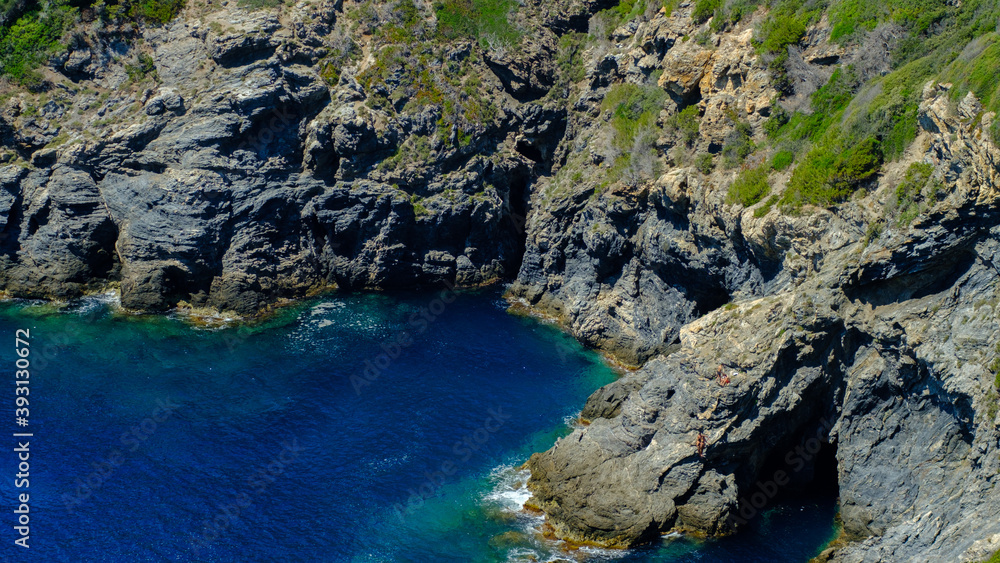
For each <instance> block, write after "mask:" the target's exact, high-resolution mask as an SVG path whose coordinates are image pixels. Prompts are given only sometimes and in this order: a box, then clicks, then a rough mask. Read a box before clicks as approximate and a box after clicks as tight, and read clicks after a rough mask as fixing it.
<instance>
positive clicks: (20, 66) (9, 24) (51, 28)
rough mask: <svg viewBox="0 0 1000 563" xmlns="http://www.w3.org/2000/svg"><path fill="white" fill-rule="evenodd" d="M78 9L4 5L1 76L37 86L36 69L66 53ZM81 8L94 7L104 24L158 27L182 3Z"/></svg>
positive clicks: (47, 1) (162, 0)
mask: <svg viewBox="0 0 1000 563" xmlns="http://www.w3.org/2000/svg"><path fill="white" fill-rule="evenodd" d="M78 6H80V2H70V1H68V0H41V1H26V2H12V1H10V0H8V1H7V2H5V3H4V5H3V6H2V10H3V16H4V17H3V20H2V21H3V22H4V23H3V25H0V75H2V76H6V77H8V78H10V79H11V80H13V81H14V82H15V83H18V84H21V85H23V86H27V87H29V88H31V87H35V86H38V85H39V84H40V83H41V80H42V78H41V74H39V73H38V71H37V70H36V69H37V68H38V66H39V65H41V64H42V63H43V62H45V61H46V60H47V59H48V58H49V57H50V56H52V55H54V54H56V53H58V52H60V51H64V50H65V49H66V45H64V44H63V43H62V41H63V38H64V37H65V36H66V35H67V34H68V33H69V32H70V31H71V30H72V28H73V26H74V25H75V24H76V22H77V19H78ZM84 6H89V7H93V8H94V10H95V13H96V14H97V15H98V16H99V17H100V18H101V19H102V21H105V22H124V21H131V22H134V23H140V24H147V25H159V24H164V23H167V22H169V21H170V20H171V19H173V18H174V17H175V16H176V15H177V14H178V12H180V10H181V8H183V7H184V1H183V0H122V1H120V2H109V3H105V2H100V1H98V2H93V3H92V4H84Z"/></svg>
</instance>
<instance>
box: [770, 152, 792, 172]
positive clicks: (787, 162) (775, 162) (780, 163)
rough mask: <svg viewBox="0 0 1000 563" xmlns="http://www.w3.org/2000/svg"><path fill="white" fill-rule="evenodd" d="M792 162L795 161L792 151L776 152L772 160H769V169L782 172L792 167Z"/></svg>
mask: <svg viewBox="0 0 1000 563" xmlns="http://www.w3.org/2000/svg"><path fill="white" fill-rule="evenodd" d="M793 160H795V154H794V153H793V152H792V151H778V152H776V153H774V158H773V159H772V160H771V168H774V169H775V170H784V169H785V168H788V167H789V166H791V165H792V161H793Z"/></svg>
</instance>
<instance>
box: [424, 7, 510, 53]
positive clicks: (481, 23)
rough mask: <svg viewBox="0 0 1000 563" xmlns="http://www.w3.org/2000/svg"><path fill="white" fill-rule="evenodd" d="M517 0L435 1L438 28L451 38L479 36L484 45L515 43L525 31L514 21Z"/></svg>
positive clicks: (477, 37)
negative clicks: (513, 14) (512, 15)
mask: <svg viewBox="0 0 1000 563" xmlns="http://www.w3.org/2000/svg"><path fill="white" fill-rule="evenodd" d="M517 6H518V4H517V2H516V1H515V0H442V1H439V2H435V3H434V11H435V13H436V14H437V19H438V32H439V33H440V34H441V35H442V36H443V37H445V38H447V39H460V38H464V39H476V40H478V41H479V42H480V43H481V44H483V45H484V46H494V47H496V46H501V45H502V46H513V45H516V44H517V43H518V41H519V40H520V38H521V32H520V31H519V30H518V29H517V28H516V27H514V25H513V24H511V22H510V17H509V16H510V14H511V12H513V11H514V10H516V9H517Z"/></svg>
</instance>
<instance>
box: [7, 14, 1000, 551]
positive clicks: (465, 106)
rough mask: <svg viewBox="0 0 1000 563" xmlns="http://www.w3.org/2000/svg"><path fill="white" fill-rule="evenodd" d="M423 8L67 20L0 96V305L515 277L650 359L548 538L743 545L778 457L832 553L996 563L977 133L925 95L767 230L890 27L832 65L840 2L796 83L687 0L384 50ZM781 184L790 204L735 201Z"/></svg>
mask: <svg viewBox="0 0 1000 563" xmlns="http://www.w3.org/2000/svg"><path fill="white" fill-rule="evenodd" d="M408 5H409V6H415V7H414V9H415V10H417V13H418V14H422V15H421V16H420V17H414V18H410V19H400V18H401V16H399V15H398V13H402V12H399V11H398V10H397V11H395V12H394V11H392V10H389V11H384V13H382V12H379V13H376V14H375V15H374V16H373V15H371V14H370V13H369V12H366V10H373V9H375V8H373V7H372V6H373V5H372V4H371V3H361V2H341V1H340V0H336V1H311V2H310V1H303V2H290V3H288V4H285V5H281V6H279V7H276V8H275V9H270V10H250V9H245V8H244V7H241V6H239V5H237V3H235V2H224V3H223V4H222V5H221V6H218V5H210V4H208V3H206V4H199V3H191V4H189V5H188V7H187V8H185V11H183V12H182V13H181V14H180V16H179V17H178V18H177V19H174V20H173V21H171V22H169V23H167V24H165V25H163V26H161V27H148V28H141V29H137V30H132V31H127V32H126V31H121V30H117V31H115V32H114V33H111V32H110V31H108V30H101V31H93V32H88V33H82V32H81V34H80V35H78V36H76V37H75V38H74V40H73V42H72V44H71V45H70V47H69V49H68V50H67V52H66V53H64V54H62V55H60V56H56V57H53V58H52V59H51V60H50V61H49V63H48V65H47V66H45V67H44V68H43V69H42V71H41V72H42V73H43V76H44V78H45V80H46V84H47V85H48V86H47V87H46V88H43V89H42V90H41V91H39V92H30V91H21V90H18V89H16V88H13V89H10V91H8V92H5V93H4V94H3V96H2V98H0V144H2V147H3V151H2V152H0V162H2V163H4V164H2V165H0V220H2V229H0V234H2V237H0V289H2V290H3V291H4V292H5V293H6V294H7V295H11V296H19V297H33V298H56V299H65V298H72V297H75V296H79V295H83V294H86V293H93V292H99V291H105V290H107V289H109V288H114V289H116V290H117V291H119V292H120V295H121V302H122V306H123V307H125V308H127V309H129V310H134V311H143V312H162V311H169V310H173V309H175V308H177V307H182V308H192V307H193V308H204V309H210V310H216V311H226V312H229V313H231V314H234V315H241V316H245V317H249V316H254V315H257V314H259V313H260V311H262V310H264V309H266V308H267V307H269V306H270V305H272V304H274V303H276V302H278V301H281V300H287V299H296V298H301V297H304V296H308V295H311V294H314V293H316V292H319V291H326V290H330V289H336V288H341V289H349V290H374V289H392V288H414V287H431V286H435V285H439V284H441V283H448V284H454V285H455V286H458V287H473V286H478V285H482V284H486V283H495V282H497V281H505V282H510V283H511V285H510V288H509V291H508V292H507V297H508V299H509V300H510V301H511V302H512V303H513V304H515V305H516V306H518V307H525V308H526V309H527V310H529V311H531V312H532V313H534V314H538V315H541V316H544V317H546V318H550V319H553V320H554V321H556V322H558V323H559V324H560V325H562V326H563V327H565V328H566V329H567V330H568V331H570V332H571V333H572V334H573V335H574V336H576V337H577V338H579V339H580V340H581V341H582V342H584V343H586V344H587V345H589V346H592V347H594V348H597V349H599V350H601V351H602V352H604V353H607V354H608V355H609V356H611V357H612V358H614V360H615V361H617V362H619V363H621V364H622V365H624V366H629V367H634V368H636V369H634V370H627V371H626V373H625V374H624V375H623V377H622V378H621V379H620V380H618V381H616V382H615V383H612V384H610V385H608V386H606V387H604V388H602V389H600V390H598V391H597V392H596V393H595V394H594V395H593V396H592V397H591V398H590V400H589V401H588V402H587V404H586V405H585V406H584V408H583V413H582V417H583V418H584V419H586V420H587V422H588V424H587V425H586V426H585V427H582V428H579V429H577V430H575V431H574V432H573V433H572V434H571V435H570V436H568V437H566V438H563V439H560V440H559V441H558V443H557V444H556V445H555V446H554V447H553V448H552V449H550V450H548V451H546V452H540V453H537V454H535V455H534V456H532V458H531V459H530V461H529V462H528V467H529V468H530V469H531V479H530V481H529V483H528V486H529V488H530V490H531V492H532V494H533V497H532V499H531V500H530V501H529V506H532V507H535V508H537V509H539V510H541V511H543V512H544V513H545V515H546V519H547V524H548V526H550V527H551V531H552V533H553V534H554V535H555V536H557V537H559V538H563V539H567V540H571V541H574V542H579V543H589V544H595V545H601V546H611V547H629V546H633V545H636V544H639V543H642V542H646V541H650V540H654V539H656V538H657V537H659V536H660V535H661V534H664V533H668V532H670V531H676V530H682V531H688V532H693V533H699V534H707V535H725V534H729V533H733V532H734V531H737V530H738V529H739V527H740V525H741V519H743V518H744V516H745V515H746V513H747V512H746V509H747V507H748V505H749V506H750V507H751V508H753V506H752V505H753V504H755V502H754V501H753V500H752V499H753V495H754V494H755V493H759V492H761V487H764V489H766V490H770V487H771V485H770V483H772V482H774V481H775V476H776V475H778V472H784V473H786V475H785V477H787V478H788V480H789V482H790V483H791V484H790V485H787V486H789V487H793V488H794V487H796V486H798V487H809V486H820V485H819V483H820V481H821V480H822V479H826V482H824V483H823V486H834V487H836V488H837V490H838V491H839V498H840V507H841V517H842V519H843V525H844V530H845V538H844V541H841V542H838V544H837V545H836V546H835V547H834V548H833V549H831V550H829V552H827V553H824V555H823V557H824V560H829V561H841V562H852V563H853V562H876V561H911V560H913V561H916V560H921V561H928V560H932V561H962V562H970V561H978V560H980V559H984V558H985V557H987V556H988V555H989V554H990V553H992V552H993V551H995V550H997V549H1000V522H998V521H997V519H996V514H1000V492H998V489H997V488H996V484H997V481H998V479H1000V414H998V409H997V403H998V401H1000V399H998V397H997V390H996V388H995V387H994V385H993V381H994V377H995V376H996V373H995V371H996V370H995V366H996V365H1000V362H998V360H997V358H998V357H1000V348H998V347H997V344H996V343H997V342H998V341H1000V321H998V315H997V307H998V306H1000V285H998V284H1000V246H998V243H997V235H998V234H1000V211H998V209H1000V206H998V202H1000V189H998V187H1000V149H998V147H997V146H996V144H995V143H994V141H993V140H992V138H991V135H990V131H991V128H992V127H993V120H994V119H996V117H997V116H996V114H995V113H994V112H992V111H988V110H987V109H984V108H983V106H982V104H981V103H980V102H979V99H977V98H976V97H975V96H974V95H971V94H970V95H969V96H966V97H964V98H962V99H961V100H960V101H959V102H958V103H956V102H955V100H954V99H953V98H954V96H951V92H952V88H953V85H951V84H948V83H944V84H941V83H938V81H935V80H929V81H927V82H926V86H925V87H924V89H923V91H922V93H921V95H920V101H919V107H918V108H916V110H915V111H916V112H917V117H918V124H919V127H918V128H917V130H916V131H915V133H914V135H915V140H913V141H912V142H911V143H910V144H909V145H908V146H907V148H906V149H905V151H902V152H901V153H900V154H899V155H897V156H896V158H894V159H886V161H887V162H885V163H884V164H883V163H881V161H880V164H879V168H878V173H877V175H874V176H871V177H870V178H869V177H865V178H866V179H865V183H864V184H863V187H862V188H860V189H858V190H857V191H855V192H854V193H853V195H852V196H851V197H850V198H847V199H845V200H844V201H842V202H840V203H838V205H836V206H831V207H824V206H811V205H806V206H805V207H803V208H797V209H795V210H793V211H788V210H787V209H786V210H782V209H779V207H780V205H777V204H776V201H778V196H780V195H782V194H783V193H785V192H786V191H788V190H790V189H791V188H789V184H790V183H791V181H792V172H791V171H790V170H789V169H784V168H781V169H779V168H778V167H777V166H775V167H774V168H773V170H771V168H767V162H765V160H766V159H769V158H771V156H772V155H769V154H768V155H763V154H757V153H755V152H754V151H755V148H756V147H759V146H765V145H766V140H767V139H768V138H769V135H770V134H771V132H770V131H769V130H768V127H769V125H768V123H773V121H772V118H773V117H774V116H775V115H778V114H780V113H781V112H794V111H796V110H803V108H805V110H806V111H808V107H809V104H810V99H811V97H815V96H814V94H815V92H816V91H817V89H818V88H819V87H821V86H822V85H823V84H825V83H827V81H828V80H829V79H831V77H832V76H834V75H835V73H836V72H838V69H841V70H842V69H848V68H850V69H853V71H854V72H858V73H861V74H863V73H869V74H871V75H872V76H877V75H879V73H882V74H884V73H885V72H887V71H888V68H887V67H886V68H882V66H880V65H883V66H884V61H883V59H884V58H885V57H882V58H880V57H878V56H875V55H878V53H874V52H873V51H872V49H873V48H872V45H876V47H877V48H876V49H875V51H877V50H878V49H882V50H883V51H885V53H883V55H885V54H886V53H888V50H889V44H890V43H891V42H892V41H893V40H894V39H893V38H892V37H891V34H890V33H889V32H888V31H885V29H883V28H879V29H877V30H874V31H872V32H871V34H869V35H868V36H867V37H869V38H874V39H879V40H880V41H881V40H882V39H884V41H883V43H884V45H883V44H882V43H877V42H876V43H871V44H861V43H848V44H841V43H837V42H835V41H833V40H832V39H831V36H832V30H831V26H830V23H829V21H827V19H826V16H823V17H822V18H821V19H819V20H818V21H817V22H814V23H812V24H810V26H809V28H808V29H807V30H805V31H804V32H803V34H802V36H801V38H800V39H799V41H797V42H796V43H794V44H793V45H791V46H788V51H787V53H788V56H789V60H790V62H788V63H787V64H786V67H787V68H788V69H791V70H790V71H789V72H792V78H794V82H793V84H792V85H791V86H788V85H784V86H783V85H782V84H780V83H779V81H778V80H777V78H776V71H775V70H774V67H773V66H768V64H767V63H766V62H765V57H762V56H761V54H760V48H761V47H760V44H759V43H757V42H755V41H756V40H755V33H756V31H757V30H759V29H760V26H761V25H763V23H764V22H765V21H766V19H767V18H768V12H767V10H766V9H764V8H760V9H757V10H756V11H754V12H753V13H752V14H748V15H747V16H746V17H744V18H743V19H742V20H739V21H734V22H729V23H728V24H724V25H723V26H722V27H721V28H718V27H714V26H713V24H712V22H711V21H710V20H709V19H700V18H698V17H696V13H695V12H696V11H697V5H696V3H689V2H681V3H678V4H676V5H674V6H673V7H672V9H671V10H667V9H662V8H660V6H659V5H655V6H654V5H649V6H646V4H642V6H645V8H644V9H643V10H639V11H636V12H635V13H634V14H630V15H629V16H628V18H631V19H628V18H624V17H619V19H617V20H614V19H613V18H612V16H611V15H608V14H609V11H608V9H610V8H613V7H615V6H617V5H616V4H613V3H607V2H597V1H590V0H586V1H578V0H560V1H557V2H548V3H544V2H541V1H540V0H528V1H526V2H525V3H524V4H523V5H522V6H520V8H519V9H518V10H516V13H514V12H512V14H511V16H510V18H511V21H514V23H515V24H516V26H517V29H519V30H521V31H520V32H519V33H520V34H521V35H520V36H519V39H518V41H519V43H518V47H517V48H516V49H515V48H511V47H510V46H509V45H507V44H505V43H503V41H500V40H499V39H498V38H497V37H498V36H496V35H495V34H494V35H493V36H484V37H483V38H481V39H480V40H475V39H469V38H457V39H456V38H452V39H449V40H447V41H444V40H440V41H438V40H435V41H429V40H428V41H414V40H399V39H398V37H397V38H396V39H392V36H389V35H386V32H385V30H384V29H382V30H381V31H380V28H386V27H392V26H395V28H398V29H400V30H402V32H401V33H402V34H403V35H402V36H403V37H409V36H413V37H417V36H419V34H421V33H423V34H425V35H426V34H428V33H430V32H429V31H427V29H429V28H427V26H428V25H430V24H428V23H426V22H428V21H429V22H435V23H437V24H440V22H437V20H436V19H435V18H436V16H434V15H433V14H434V12H433V10H432V8H431V7H429V6H423V4H422V3H419V6H417V5H416V4H413V3H412V2H411V3H409V4H408ZM629 5H631V4H629ZM397 7H398V6H397ZM616 13H617V12H616ZM615 17H618V16H615ZM380 18H381V19H380ZM383 20H384V21H383ZM395 28H394V29H395ZM890 31H891V30H890ZM129 33H131V34H132V35H129ZM880 33H881V34H882V35H879V34H880ZM123 34H124V35H123ZM407 34H409V35H407ZM123 37H124V38H123ZM426 37H435V38H438V39H439V37H438V36H436V35H426ZM140 39H141V41H140ZM874 39H873V41H874ZM878 45H882V47H878ZM873 53H874V54H873ZM146 61H148V63H149V64H146ZM136 69H138V70H136ZM331 69H332V71H331ZM793 71H794V72H793ZM873 95H874V94H873ZM803 115H806V114H803ZM845 119H846V118H845ZM789 154H791V153H789ZM705 155H707V157H706V156H705ZM734 155H736V156H734ZM789 158H791V157H789ZM726 159H734V160H733V161H734V162H735V164H733V165H732V166H730V165H724V164H722V162H724V161H726ZM786 166H787V164H786ZM765 168H767V170H768V172H767V174H768V176H767V183H768V190H770V192H773V193H774V194H775V196H774V197H773V198H771V199H764V198H757V200H756V201H752V202H747V203H748V204H747V205H742V204H740V203H738V202H736V201H734V198H733V195H732V192H733V188H732V186H733V185H734V184H736V183H737V182H739V181H743V179H745V178H746V177H747V176H748V174H749V173H750V172H752V171H753V170H763V169H765ZM915 177H919V179H920V181H921V182H923V183H922V184H920V185H919V186H917V195H916V196H913V195H912V194H905V193H904V194H903V195H900V194H901V193H902V192H901V188H900V186H904V185H909V184H907V183H908V182H909V183H913V182H915V181H916V180H914V178H915ZM765 195H766V194H765ZM903 196H906V197H911V198H913V197H916V198H918V199H919V198H922V199H919V202H917V200H914V201H911V202H909V203H908V205H911V206H912V209H913V210H916V211H914V212H912V213H911V208H907V209H905V210H904V209H902V207H901V206H902V205H903V204H904V202H903ZM915 202H916V203H915ZM918 203H919V205H918ZM904 214H910V215H912V216H909V215H907V217H908V220H905V221H904V220H903V218H902V216H903V215H904ZM720 365H721V366H723V367H722V373H721V374H720V372H719V366H720ZM810 440H812V441H810ZM814 443H822V446H815V447H816V448H817V449H816V451H815V452H809V455H808V456H804V455H798V456H794V457H793V461H791V462H790V461H788V457H789V456H788V454H787V452H789V451H792V452H795V451H800V452H801V451H802V450H796V448H803V447H805V448H807V449H808V448H811V447H812V445H813V444H814ZM807 458H808V459H807ZM800 466H801V467H800ZM790 467H792V468H795V469H796V470H795V471H791V470H790V469H789V468H790ZM776 486H778V485H776ZM780 486H781V487H785V486H786V485H780ZM765 496H769V495H765Z"/></svg>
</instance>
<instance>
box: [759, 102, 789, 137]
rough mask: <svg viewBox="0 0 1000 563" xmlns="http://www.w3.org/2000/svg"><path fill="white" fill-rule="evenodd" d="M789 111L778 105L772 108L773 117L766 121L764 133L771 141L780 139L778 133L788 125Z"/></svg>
mask: <svg viewBox="0 0 1000 563" xmlns="http://www.w3.org/2000/svg"><path fill="white" fill-rule="evenodd" d="M788 119H789V115H788V111H787V110H786V109H785V108H783V107H781V106H780V105H778V104H774V105H773V106H772V107H771V115H770V116H769V117H768V118H767V120H766V121H764V133H765V134H767V137H768V138H769V139H775V138H777V137H778V132H779V131H781V128H782V127H784V126H785V124H786V123H788Z"/></svg>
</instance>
